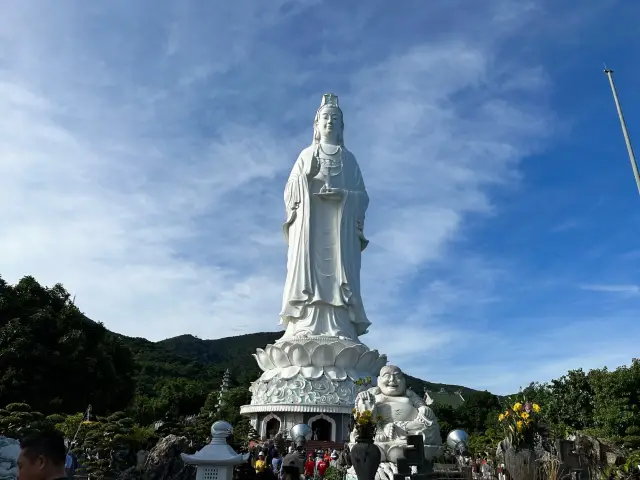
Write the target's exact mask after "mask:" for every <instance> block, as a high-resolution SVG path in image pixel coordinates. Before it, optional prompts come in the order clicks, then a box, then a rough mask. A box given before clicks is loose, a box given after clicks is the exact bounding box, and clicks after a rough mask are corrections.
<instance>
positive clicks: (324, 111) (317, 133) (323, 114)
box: [313, 93, 344, 145]
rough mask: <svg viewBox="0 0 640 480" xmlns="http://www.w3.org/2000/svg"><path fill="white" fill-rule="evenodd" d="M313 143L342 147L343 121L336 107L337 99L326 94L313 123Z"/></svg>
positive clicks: (330, 94)
mask: <svg viewBox="0 0 640 480" xmlns="http://www.w3.org/2000/svg"><path fill="white" fill-rule="evenodd" d="M313 141H314V143H318V142H324V143H332V144H336V145H344V119H343V116H342V110H341V109H340V107H339V106H338V97H337V96H336V95H334V94H332V93H327V94H325V95H324V96H323V97H322V105H320V108H319V109H318V111H317V112H316V118H315V119H314V122H313Z"/></svg>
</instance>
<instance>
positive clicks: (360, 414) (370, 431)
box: [351, 408, 382, 480]
mask: <svg viewBox="0 0 640 480" xmlns="http://www.w3.org/2000/svg"><path fill="white" fill-rule="evenodd" d="M381 421H382V417H381V416H380V415H374V413H373V412H372V411H371V410H362V411H358V410H356V409H355V408H354V409H353V423H352V425H353V429H354V430H355V440H356V444H355V445H353V447H351V463H352V464H353V469H354V470H355V471H356V475H357V476H358V480H373V479H374V478H375V476H376V472H377V471H378V466H379V465H380V460H381V458H382V457H381V452H380V449H379V448H378V446H377V445H376V444H375V443H373V442H374V439H375V438H376V429H377V427H378V424H379V423H380V422H381Z"/></svg>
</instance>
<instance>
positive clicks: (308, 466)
mask: <svg viewBox="0 0 640 480" xmlns="http://www.w3.org/2000/svg"><path fill="white" fill-rule="evenodd" d="M315 473H316V462H315V461H314V460H313V453H310V454H309V456H308V457H307V461H306V462H305V464H304V476H305V478H313V476H314V475H315Z"/></svg>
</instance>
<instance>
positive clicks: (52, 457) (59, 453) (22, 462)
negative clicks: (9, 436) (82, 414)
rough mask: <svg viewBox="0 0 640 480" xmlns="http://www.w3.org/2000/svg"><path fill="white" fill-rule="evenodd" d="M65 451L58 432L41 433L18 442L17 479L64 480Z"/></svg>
mask: <svg viewBox="0 0 640 480" xmlns="http://www.w3.org/2000/svg"><path fill="white" fill-rule="evenodd" d="M66 458H67V451H66V448H65V445H64V437H63V436H62V434H61V433H60V432H41V433H37V434H34V435H31V436H28V437H26V438H24V439H23V440H22V441H21V442H20V455H19V456H18V478H19V479H20V480H63V479H64V480H66V478H67V475H66V473H65V470H64V464H65V460H66Z"/></svg>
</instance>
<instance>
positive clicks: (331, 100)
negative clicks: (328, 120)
mask: <svg viewBox="0 0 640 480" xmlns="http://www.w3.org/2000/svg"><path fill="white" fill-rule="evenodd" d="M326 106H330V107H338V108H340V106H339V105H338V96H337V95H335V94H333V93H325V94H324V95H322V103H321V104H320V108H322V107H326Z"/></svg>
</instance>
